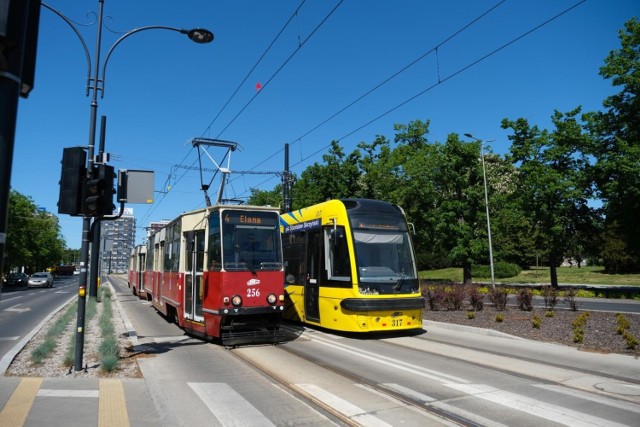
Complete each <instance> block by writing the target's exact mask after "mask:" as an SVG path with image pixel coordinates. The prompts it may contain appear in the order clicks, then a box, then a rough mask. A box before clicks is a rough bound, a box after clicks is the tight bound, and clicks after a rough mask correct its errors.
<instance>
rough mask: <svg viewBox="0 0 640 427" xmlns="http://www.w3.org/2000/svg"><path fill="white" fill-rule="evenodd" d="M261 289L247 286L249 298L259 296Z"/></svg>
mask: <svg viewBox="0 0 640 427" xmlns="http://www.w3.org/2000/svg"><path fill="white" fill-rule="evenodd" d="M259 296H260V289H257V288H247V298H252V297H259Z"/></svg>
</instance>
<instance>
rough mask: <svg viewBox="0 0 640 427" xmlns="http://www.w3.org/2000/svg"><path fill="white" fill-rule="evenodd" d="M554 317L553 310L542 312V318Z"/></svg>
mask: <svg viewBox="0 0 640 427" xmlns="http://www.w3.org/2000/svg"><path fill="white" fill-rule="evenodd" d="M555 315H556V312H555V311H553V310H547V311H545V312H544V317H554V316H555Z"/></svg>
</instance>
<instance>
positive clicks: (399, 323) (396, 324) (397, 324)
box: [391, 319, 402, 326]
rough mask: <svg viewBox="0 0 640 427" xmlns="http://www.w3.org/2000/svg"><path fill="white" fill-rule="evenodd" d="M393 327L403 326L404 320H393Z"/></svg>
mask: <svg viewBox="0 0 640 427" xmlns="http://www.w3.org/2000/svg"><path fill="white" fill-rule="evenodd" d="M391 326H402V319H391Z"/></svg>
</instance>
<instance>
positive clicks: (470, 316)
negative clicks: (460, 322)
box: [467, 311, 476, 320]
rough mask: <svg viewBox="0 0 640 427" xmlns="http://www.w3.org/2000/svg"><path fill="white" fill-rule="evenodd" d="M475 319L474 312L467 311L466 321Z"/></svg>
mask: <svg viewBox="0 0 640 427" xmlns="http://www.w3.org/2000/svg"><path fill="white" fill-rule="evenodd" d="M475 318H476V312H475V311H467V319H469V320H471V319H475Z"/></svg>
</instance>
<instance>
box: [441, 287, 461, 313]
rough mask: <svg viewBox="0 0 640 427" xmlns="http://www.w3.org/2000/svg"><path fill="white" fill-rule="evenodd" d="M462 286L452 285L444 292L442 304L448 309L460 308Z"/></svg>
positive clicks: (455, 309)
mask: <svg viewBox="0 0 640 427" xmlns="http://www.w3.org/2000/svg"><path fill="white" fill-rule="evenodd" d="M464 295H465V292H464V286H462V285H452V286H450V287H449V289H447V291H446V292H445V294H444V300H443V302H444V304H445V305H446V307H447V309H448V310H454V311H458V310H460V309H461V308H462V303H463V302H464Z"/></svg>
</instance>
